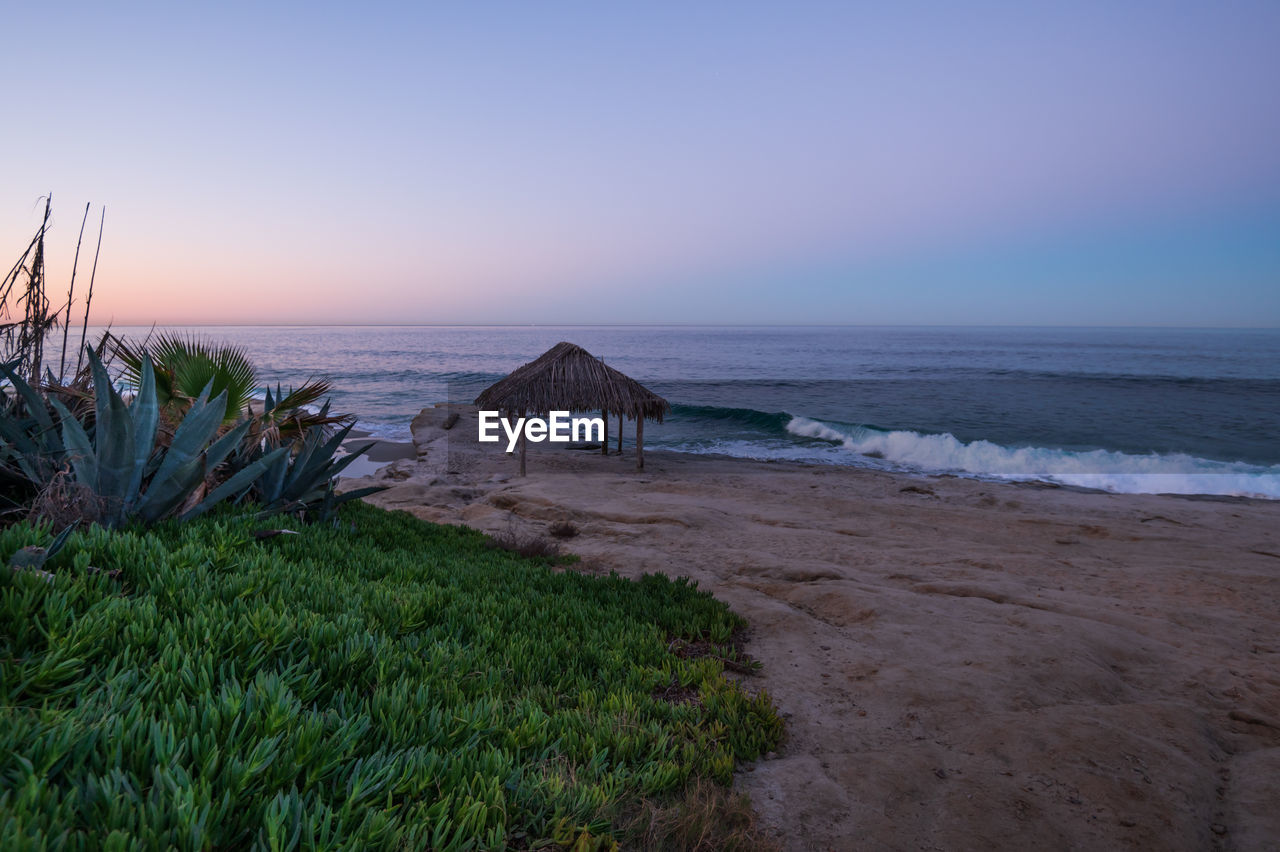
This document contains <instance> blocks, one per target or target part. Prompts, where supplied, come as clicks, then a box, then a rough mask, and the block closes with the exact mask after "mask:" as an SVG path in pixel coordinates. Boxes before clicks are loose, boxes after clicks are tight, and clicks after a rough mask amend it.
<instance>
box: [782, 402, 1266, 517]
mask: <svg viewBox="0 0 1280 852" xmlns="http://www.w3.org/2000/svg"><path fill="white" fill-rule="evenodd" d="M787 431H788V432H789V433H791V434H792V435H795V436H797V437H801V438H817V439H819V440H822V441H829V442H831V443H832V444H834V445H836V446H839V447H841V448H842V449H844V450H847V451H849V452H852V453H857V454H859V455H862V456H868V457H871V458H877V459H883V460H884V461H886V462H890V463H892V464H894V465H898V466H902V467H908V468H912V469H916V470H920V471H928V472H936V473H942V472H949V473H966V474H973V475H978V476H992V477H998V478H1001V479H1042V480H1047V481H1050V482H1059V483H1062V484H1064V485H1077V486H1081V487H1085V488H1099V489H1102V490H1105V491H1116V492H1122V493H1134V494H1222V495H1238V496H1247V497H1265V498H1269V499H1280V465H1273V466H1270V467H1264V466H1260V465H1251V464H1246V463H1244V462H1220V461H1212V460H1210V459H1201V458H1196V457H1195V456H1190V455H1185V454H1182V453H1170V454H1166V455H1161V454H1157V453H1151V454H1148V455H1135V454H1131V453H1120V452H1113V451H1109V450H1089V451H1082V452H1073V451H1070V450H1056V449H1049V448H1045V447H1005V446H1001V445H1000V444H994V443H992V442H990V441H970V442H965V441H961V440H959V439H957V438H956V437H955V436H953V435H950V434H942V435H924V434H921V433H919V432H911V431H905V430H902V431H892V432H881V431H877V430H874V429H864V428H859V427H836V426H833V425H830V424H827V423H821V422H819V421H817V420H810V419H809V418H807V417H792V419H791V421H790V422H789V423H788V424H787Z"/></svg>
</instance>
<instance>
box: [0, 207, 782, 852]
mask: <svg viewBox="0 0 1280 852" xmlns="http://www.w3.org/2000/svg"><path fill="white" fill-rule="evenodd" d="M86 218H87V211H86ZM48 223H49V215H48V208H46V216H45V221H44V223H43V224H42V226H41V230H40V232H39V233H37V237H36V239H34V240H33V241H32V244H31V246H29V247H28V250H27V252H26V253H24V255H23V256H22V258H21V259H20V260H19V262H18V263H17V264H15V266H14V268H13V270H12V271H11V272H10V274H9V276H8V277H6V279H5V281H4V283H3V286H0V319H4V320H6V322H3V323H0V350H3V351H0V356H2V357H0V378H2V382H0V383H2V384H3V393H0V511H2V514H0V566H4V567H0V848H3V849H6V850H8V849H45V848H52V849H113V850H114V849H121V850H123V849H160V848H184V849H186V848H191V849H201V848H203V849H233V848H261V849H272V850H275V849H377V848H383V849H389V848H412V849H418V848H422V849H425V848H431V849H499V848H539V847H553V848H554V847H561V848H570V847H572V848H575V849H584V850H585V849H598V848H600V849H609V848H616V847H617V844H618V842H619V841H620V840H621V841H622V842H624V843H627V844H629V845H632V846H635V845H638V846H641V847H646V848H682V849H687V848H700V849H714V848H734V847H737V848H744V847H750V848H759V847H760V846H761V845H763V846H767V845H768V844H767V843H765V842H764V841H761V840H759V838H758V837H757V833H756V829H755V827H754V824H753V821H752V818H751V814H750V811H749V809H748V808H747V807H746V805H745V803H744V801H743V800H742V799H741V797H733V796H732V795H731V794H728V793H727V792H726V790H725V788H724V787H723V786H720V785H722V784H724V783H725V782H727V781H728V780H729V778H730V774H731V772H732V770H733V767H734V764H735V761H739V760H744V759H750V758H753V757H755V756H756V755H758V754H760V753H761V752H763V751H766V750H768V749H770V748H772V747H773V746H774V745H776V743H777V742H778V740H779V738H780V736H781V722H780V720H779V719H778V717H777V715H776V714H775V712H774V708H773V707H772V705H771V703H770V701H769V699H768V696H767V695H765V694H763V693H760V694H752V693H751V692H750V691H748V690H746V689H744V688H743V687H742V686H741V685H740V684H739V683H738V682H736V681H733V680H729V679H726V678H725V677H724V671H725V669H726V668H728V669H730V670H732V671H734V672H739V673H750V672H751V671H752V670H753V668H754V664H752V663H751V661H750V660H748V659H746V658H744V657H743V656H742V655H741V654H740V653H739V652H738V651H737V650H736V648H737V645H736V641H735V637H736V635H737V631H739V630H740V629H741V627H742V623H741V621H740V619H738V618H737V617H736V616H734V615H733V614H732V613H731V612H730V611H729V610H728V608H727V607H725V606H724V605H723V604H722V603H720V602H718V601H716V600H715V599H714V598H712V597H710V596H709V595H707V594H706V593H703V592H700V591H699V590H697V589H696V588H694V587H693V586H691V585H689V584H687V583H685V582H681V581H671V580H668V579H666V578H664V577H646V578H644V579H643V580H641V581H627V580H623V579H621V578H618V577H616V576H610V577H599V576H588V575H586V574H579V573H575V572H573V571H566V570H563V568H564V566H563V565H559V564H558V562H560V561H561V560H560V558H559V557H558V555H557V552H556V551H555V550H554V549H553V550H550V551H546V552H542V551H539V552H537V553H534V554H533V555H530V553H528V552H526V553H523V554H522V553H520V552H512V551H511V550H510V549H504V547H502V546H498V547H495V546H494V542H493V541H492V540H489V539H487V538H486V537H485V536H483V535H481V534H479V533H475V532H472V531H467V530H462V529H456V528H452V527H439V526H435V525H431V524H426V523H424V522H421V521H418V520H416V519H414V518H412V517H410V516H408V515H404V514H392V513H387V512H384V511H382V510H379V509H375V508H373V507H371V506H368V505H365V504H363V503H359V502H353V500H354V498H355V497H358V496H360V493H361V492H348V493H344V494H339V493H338V492H337V490H336V487H335V485H336V476H337V474H338V473H340V472H341V470H342V469H343V467H344V466H345V464H346V463H347V461H348V459H351V458H354V457H355V454H352V455H350V456H346V457H343V456H341V454H340V452H339V448H340V446H341V444H342V442H343V441H344V440H345V439H346V438H347V436H348V434H349V431H350V428H351V425H352V424H351V422H350V418H344V417H341V416H337V415H331V414H330V413H329V409H328V406H327V404H326V405H323V406H319V407H317V406H316V405H315V403H316V402H317V401H318V400H319V398H320V397H321V396H322V395H323V394H324V393H325V392H327V390H328V385H327V383H326V382H324V381H323V380H319V381H309V382H307V383H306V384H304V385H303V386H301V387H300V388H298V389H297V390H294V391H281V389H280V388H277V389H276V390H275V392H274V393H272V392H270V391H268V392H267V393H266V394H265V399H264V400H263V401H262V402H261V403H258V404H255V403H254V402H253V400H252V398H251V394H252V391H253V388H254V387H256V382H257V379H256V375H255V373H254V371H253V366H252V363H251V362H250V361H249V359H248V358H247V357H246V356H245V354H244V353H242V352H238V351H234V350H232V349H229V348H227V347H220V346H218V345H216V344H212V343H208V342H205V341H198V340H194V339H190V338H174V337H163V336H162V337H158V338H156V339H154V340H152V339H148V340H146V341H142V342H140V343H131V342H128V341H122V340H119V339H117V338H114V337H112V336H111V335H109V334H108V335H106V336H104V337H103V338H102V339H101V340H99V341H98V342H97V343H96V344H94V345H87V346H84V347H83V349H82V350H81V351H80V354H79V355H78V356H77V364H76V365H75V367H74V369H68V365H69V362H68V359H67V351H66V342H67V337H68V331H69V329H68V328H67V326H66V323H69V318H70V316H71V306H72V302H73V294H74V273H73V282H72V287H71V288H70V289H69V292H68V301H67V303H66V305H65V306H63V307H58V308H56V309H55V308H52V307H51V306H50V305H49V302H48V299H47V298H46V297H45V295H44V279H43V233H44V230H45V228H47V226H48ZM23 283H25V289H24V287H23V286H21V285H22V284H23ZM13 294H17V296H16V298H17V304H19V305H21V306H22V307H23V311H24V313H23V314H22V315H21V316H18V317H16V318H14V319H13V320H12V321H11V322H9V321H7V320H9V319H10V315H9V311H8V306H9V305H10V304H11V302H10V299H11V296H13ZM64 311H65V316H66V317H67V319H66V320H62V321H61V322H63V323H64V324H63V351H62V357H61V358H60V360H59V363H58V368H59V369H58V371H57V372H56V373H55V372H54V371H53V369H52V368H51V367H50V366H49V365H48V364H46V363H45V360H44V356H43V354H42V350H43V345H44V341H45V339H46V338H47V337H48V336H49V335H50V334H51V333H52V332H53V330H54V329H56V328H57V327H58V325H59V322H60V320H59V317H60V316H62V314H63V313H64ZM85 322H86V323H87V309H86V321H85ZM86 328H87V326H85V327H82V328H81V330H80V332H81V333H80V337H81V339H82V341H83V339H84V336H85V331H86ZM72 351H75V350H72ZM113 360H114V361H115V363H116V364H117V370H116V373H117V375H116V377H115V378H113V376H112V370H111V362H112V361H113ZM42 367H43V370H42ZM117 385H122V387H123V388H124V390H123V392H122V390H121V388H120V387H117ZM282 515H287V516H292V518H291V519H290V520H288V521H287V522H281V521H278V520H277V521H272V522H270V525H269V526H267V525H266V524H267V523H268V522H267V518H268V517H271V516H275V517H279V516H282ZM286 524H287V527H288V528H287V529H286V528H285V525H286ZM516 550H519V548H516Z"/></svg>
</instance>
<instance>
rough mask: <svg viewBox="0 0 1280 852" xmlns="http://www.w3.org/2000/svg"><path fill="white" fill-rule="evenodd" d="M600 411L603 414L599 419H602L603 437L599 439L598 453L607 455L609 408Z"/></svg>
mask: <svg viewBox="0 0 1280 852" xmlns="http://www.w3.org/2000/svg"><path fill="white" fill-rule="evenodd" d="M600 413H601V414H602V415H603V417H602V418H601V419H603V420H604V438H603V440H601V441H600V455H602V456H607V455H609V409H607V408H606V409H605V410H603V411H601V412H600Z"/></svg>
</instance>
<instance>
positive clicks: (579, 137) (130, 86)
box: [0, 0, 1280, 327]
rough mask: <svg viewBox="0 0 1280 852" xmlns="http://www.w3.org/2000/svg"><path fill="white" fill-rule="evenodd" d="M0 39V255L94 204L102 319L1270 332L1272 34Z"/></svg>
mask: <svg viewBox="0 0 1280 852" xmlns="http://www.w3.org/2000/svg"><path fill="white" fill-rule="evenodd" d="M5 26H6V30H7V32H8V34H9V37H8V38H6V46H5V49H4V50H3V51H0V96H2V97H3V103H4V107H5V115H6V116H7V117H8V121H7V122H6V129H5V133H4V134H0V251H7V252H8V253H9V254H10V255H12V257H11V258H9V257H3V258H0V259H2V260H4V263H3V265H4V267H5V269H8V266H9V265H10V264H11V263H12V261H13V260H16V259H17V256H18V254H19V253H20V252H21V250H22V248H23V247H25V245H26V243H27V241H28V240H29V239H30V236H31V234H32V233H33V232H34V230H35V228H36V225H37V224H38V221H39V216H40V213H41V210H42V203H43V202H42V200H41V199H42V198H43V197H44V196H45V195H47V194H49V193H52V196H53V201H54V228H53V230H52V232H51V233H50V236H49V242H48V244H47V251H48V273H49V277H50V282H51V289H53V290H59V289H61V290H65V284H66V281H67V280H68V279H69V278H70V273H71V266H72V259H73V256H74V251H75V243H76V238H77V233H78V231H79V227H80V221H81V217H82V215H83V213H84V207H85V204H86V203H92V205H93V207H92V211H91V213H90V222H91V224H90V226H89V229H88V230H89V232H90V235H89V236H88V237H86V240H85V242H86V244H89V245H91V244H92V243H93V242H94V241H95V240H96V225H95V224H93V223H96V221H97V219H98V216H99V212H100V209H101V207H103V206H105V208H106V216H105V226H104V233H103V239H102V250H101V256H100V259H99V266H98V272H97V279H96V282H95V296H94V319H95V321H97V322H114V323H116V324H121V325H123V324H146V323H151V322H158V323H161V324H178V323H189V324H214V323H538V324H560V323H693V324H703V323H707V324H714V323H742V324H756V323H797V324H804V323H833V324H843V323H848V324H893V325H903V324H905V325H915V324H963V325H973V324H1001V325H1003V324H1013V325H1192V326H1267V327H1275V326H1280V83H1277V81H1280V50H1277V49H1276V45H1277V44H1280V3H1276V2H1274V0H1262V2H1234V0H1217V2H1180V0H1163V2H1137V0H1135V1H1134V2H1130V1H1129V0H1109V1H1108V2H1091V0H1081V2H1065V3H1038V2H1025V0H1024V2H998V3H997V2H982V0H977V2H973V3H963V4H961V3H952V2H933V3H929V2H912V0H904V2H897V3H865V2H855V0H843V2H806V0H795V2H786V3H781V2H774V3H754V2H724V3H716V2H701V3H689V2H656V0H650V2H644V3H623V2H618V3H600V2H595V3H587V2H582V3H564V2H556V0H548V2H542V3H515V2H512V3H499V2H477V3H467V4H444V3H439V4H427V3H404V4H397V3H379V2H370V3H361V4H353V3H340V4H328V3H322V2H313V3H298V4H259V3H238V2H221V3H217V4H199V3H190V4H185V3H184V4H175V3H157V4H128V3H111V4H103V3H94V4H83V5H79V4H67V3H59V2H56V0H51V2H44V3H28V4H21V5H19V6H18V7H16V8H13V9H9V10H7V11H6V13H5ZM85 263H86V259H85V257H83V256H82V258H81V264H82V266H81V271H80V273H79V275H80V276H83V275H84V264H85ZM80 282H81V283H79V284H78V285H77V286H82V283H83V278H82V277H81V278H80Z"/></svg>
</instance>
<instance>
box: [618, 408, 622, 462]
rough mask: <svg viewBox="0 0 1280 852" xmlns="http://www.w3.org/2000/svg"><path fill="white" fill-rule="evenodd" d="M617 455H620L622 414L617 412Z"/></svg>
mask: <svg viewBox="0 0 1280 852" xmlns="http://www.w3.org/2000/svg"><path fill="white" fill-rule="evenodd" d="M618 455H622V414H621V412H619V414H618Z"/></svg>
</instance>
